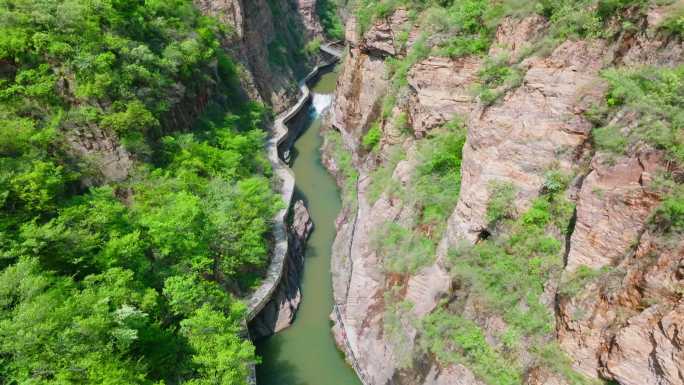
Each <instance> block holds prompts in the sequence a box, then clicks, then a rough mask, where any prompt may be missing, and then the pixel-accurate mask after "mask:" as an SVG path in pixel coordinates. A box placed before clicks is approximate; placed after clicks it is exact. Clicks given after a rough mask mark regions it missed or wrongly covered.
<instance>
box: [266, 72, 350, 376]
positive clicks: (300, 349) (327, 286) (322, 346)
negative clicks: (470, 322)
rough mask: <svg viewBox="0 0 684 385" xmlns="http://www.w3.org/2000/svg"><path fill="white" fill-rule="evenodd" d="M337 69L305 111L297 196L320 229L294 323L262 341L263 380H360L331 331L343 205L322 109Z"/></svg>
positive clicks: (296, 152)
mask: <svg viewBox="0 0 684 385" xmlns="http://www.w3.org/2000/svg"><path fill="white" fill-rule="evenodd" d="M335 80H336V73H335V72H332V73H329V74H326V75H323V76H322V77H321V79H320V80H319V82H318V83H317V85H316V87H314V88H313V89H312V93H313V99H312V103H311V105H310V107H309V110H308V113H307V115H306V116H304V118H305V119H304V121H303V122H299V123H300V124H302V126H301V127H298V128H300V129H301V130H297V129H296V128H295V127H293V129H292V131H293V132H297V131H299V132H302V134H301V136H300V137H299V138H298V139H297V140H296V142H295V143H294V146H293V148H292V151H291V159H292V162H293V164H292V170H293V171H294V174H295V175H296V180H297V184H296V191H295V197H296V198H297V199H302V200H304V201H305V202H306V204H307V207H308V209H309V212H310V215H311V217H312V219H313V222H314V224H315V229H314V231H313V233H312V234H311V237H310V238H309V242H308V244H307V248H306V253H305V255H306V265H305V269H304V274H303V279H302V284H301V288H302V302H301V304H300V308H299V310H298V312H297V316H296V321H295V322H294V324H293V325H292V326H291V327H290V328H288V329H286V330H284V331H282V332H280V333H278V334H276V335H274V336H272V337H270V338H267V339H263V340H261V341H257V343H256V345H257V353H258V354H259V355H260V356H261V357H262V362H263V363H262V364H261V365H259V366H258V367H257V379H258V383H259V384H260V385H271V384H272V385H357V384H359V382H358V379H357V378H356V376H355V374H354V371H353V370H352V369H351V368H350V367H349V366H348V365H347V363H346V362H345V360H344V357H343V355H342V354H341V353H340V352H339V351H338V350H337V347H336V345H335V342H334V340H333V337H332V335H331V332H330V326H331V324H330V320H329V318H328V315H329V313H330V311H331V310H332V306H333V301H332V284H331V276H330V250H331V245H332V242H333V239H334V237H335V218H336V216H337V214H338V212H339V209H340V207H341V203H340V199H339V192H338V189H337V186H336V184H335V181H334V180H333V178H332V177H331V176H330V175H329V174H328V173H327V171H326V170H325V168H324V167H323V165H322V164H321V157H320V152H319V149H320V147H321V144H322V139H321V137H320V135H319V131H320V128H321V119H320V116H321V113H322V112H323V111H325V110H326V109H327V108H328V107H329V105H330V103H331V98H332V92H333V91H334V87H335Z"/></svg>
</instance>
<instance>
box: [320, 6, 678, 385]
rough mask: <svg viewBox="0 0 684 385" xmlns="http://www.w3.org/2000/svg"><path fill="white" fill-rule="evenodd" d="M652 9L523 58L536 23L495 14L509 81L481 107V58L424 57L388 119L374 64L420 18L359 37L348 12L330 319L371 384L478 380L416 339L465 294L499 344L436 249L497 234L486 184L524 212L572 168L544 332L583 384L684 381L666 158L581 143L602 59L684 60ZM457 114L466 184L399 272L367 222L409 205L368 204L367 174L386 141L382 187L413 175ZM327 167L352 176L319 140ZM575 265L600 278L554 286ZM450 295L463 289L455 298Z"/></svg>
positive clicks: (388, 22) (407, 216) (544, 26)
mask: <svg viewBox="0 0 684 385" xmlns="http://www.w3.org/2000/svg"><path fill="white" fill-rule="evenodd" d="M652 19H655V16H654V15H652V14H649V15H648V17H647V18H645V19H644V21H643V24H642V25H640V27H641V29H639V30H637V31H636V32H635V31H633V30H630V31H626V32H623V33H622V34H621V35H620V36H618V37H617V38H615V39H613V40H610V41H608V40H602V39H593V40H568V41H565V42H563V43H561V44H559V45H558V46H557V47H555V48H554V49H553V50H552V51H551V52H550V53H549V54H548V55H546V56H543V55H539V56H534V55H532V56H530V57H524V56H525V55H529V50H528V48H530V47H531V46H533V44H534V43H535V42H536V41H538V39H540V38H542V37H543V36H544V34H545V33H546V32H547V30H548V22H547V20H545V19H544V18H543V17H541V16H531V17H527V18H523V19H521V20H515V19H512V18H510V19H505V20H504V21H503V22H502V23H501V24H500V26H499V29H498V31H497V34H496V40H495V42H494V43H493V44H492V48H491V50H490V52H489V56H491V57H500V56H501V55H506V56H507V57H508V58H509V63H511V64H514V65H515V66H516V69H517V70H519V71H520V72H521V78H522V80H521V82H520V85H519V86H518V87H515V88H513V89H511V90H509V91H508V92H506V93H505V94H504V95H503V96H502V97H501V98H500V100H498V101H497V102H496V103H494V104H493V105H490V106H486V105H484V104H483V103H481V102H480V101H479V100H478V99H477V97H476V96H475V94H474V93H473V88H474V87H475V86H477V85H478V83H479V82H480V80H479V72H480V71H481V69H482V66H483V64H484V61H483V59H482V58H480V57H475V56H466V57H463V58H459V59H450V58H444V57H435V56H432V57H427V58H425V59H422V60H420V61H418V62H417V63H416V64H414V65H413V66H412V67H411V69H410V71H409V72H408V74H407V82H408V86H407V87H406V88H405V89H404V90H403V91H402V93H401V94H399V95H392V96H395V97H397V99H398V103H397V105H398V106H397V107H395V109H394V110H393V111H392V112H391V114H390V115H391V116H390V118H387V117H386V116H382V115H381V114H382V103H383V99H384V98H385V96H386V95H387V92H388V90H389V89H391V84H390V80H389V79H388V78H387V75H386V71H385V61H386V59H387V58H393V57H397V58H402V57H403V56H404V55H406V53H407V50H409V49H410V47H411V45H412V44H414V43H415V41H416V36H418V33H417V32H416V30H415V28H416V27H415V26H414V25H412V24H411V22H410V21H409V19H408V16H407V13H406V12H405V11H402V10H400V11H397V12H395V13H394V14H393V15H391V16H389V17H387V18H385V19H384V20H381V21H378V22H376V23H375V24H374V25H373V26H371V27H370V28H369V29H368V31H367V32H366V33H365V34H364V35H363V36H357V35H356V34H355V33H354V28H356V27H355V25H356V23H355V21H354V20H353V19H350V20H348V22H347V24H348V29H347V40H348V42H349V44H350V45H351V49H350V52H349V54H348V55H347V57H346V58H345V63H344V68H343V72H342V75H341V76H340V78H339V80H338V88H337V92H336V95H335V99H334V104H333V108H332V111H333V115H332V118H331V125H332V127H333V129H336V130H338V131H339V132H340V133H341V136H342V139H343V140H342V142H343V143H344V145H345V147H346V149H347V150H348V151H350V152H351V155H352V159H353V160H354V165H355V166H356V168H357V171H358V180H356V181H351V183H352V184H355V186H356V190H355V191H354V194H353V197H352V198H353V199H348V202H347V204H346V205H345V208H344V209H343V211H342V213H341V214H340V217H339V218H338V221H337V230H338V236H337V239H336V241H335V244H334V246H333V285H334V297H335V303H336V311H335V313H334V314H333V317H332V318H333V320H334V321H335V322H336V324H335V326H334V329H333V330H334V333H335V337H336V340H337V341H338V345H339V346H340V348H341V349H342V350H343V351H345V353H346V355H347V357H348V359H349V360H350V362H351V363H352V364H354V366H355V369H356V370H357V372H358V373H359V375H360V377H362V378H363V379H364V383H365V384H366V385H375V384H377V385H381V384H382V385H385V384H412V385H415V384H436V385H437V384H462V385H474V384H479V383H481V382H480V381H479V380H478V377H477V376H476V375H475V374H474V373H473V372H472V371H471V370H470V369H469V368H468V367H467V365H444V364H440V363H438V362H437V361H436V360H434V357H431V356H430V355H426V354H425V352H424V351H423V350H421V349H419V348H417V342H418V337H419V335H418V334H419V333H420V331H418V330H416V328H415V327H414V325H415V322H414V321H416V320H420V319H421V318H422V317H424V316H425V315H427V314H430V313H431V312H432V311H433V310H434V309H435V308H436V307H437V306H439V304H440V301H442V300H443V299H449V300H452V301H458V300H461V299H463V298H465V303H464V304H463V305H462V307H463V309H464V310H463V314H462V315H463V316H464V317H466V318H468V319H471V320H473V321H474V322H475V323H477V324H478V325H479V326H480V327H481V328H482V330H483V332H484V334H485V337H486V338H487V340H488V341H489V342H490V343H492V344H495V345H496V344H498V343H500V342H499V341H500V334H501V333H502V332H503V331H505V330H506V324H505V322H504V321H503V320H502V319H501V318H497V317H491V316H489V315H487V314H483V312H482V311H481V309H478V307H477V306H476V305H475V304H474V303H473V302H472V301H469V300H468V295H467V292H466V293H465V294H464V293H463V291H464V290H466V289H464V288H454V287H452V277H451V276H450V275H449V274H448V271H447V270H448V269H447V268H446V267H445V258H446V255H447V251H448V250H449V249H452V248H454V247H457V246H458V245H460V244H462V243H463V242H466V243H474V242H478V241H480V240H482V239H484V238H486V237H487V236H489V234H490V232H491V231H493V230H495V229H491V228H490V224H489V223H487V219H486V217H487V216H486V211H487V205H488V201H489V197H490V189H491V183H492V182H493V181H496V182H510V183H511V184H512V185H513V186H514V190H515V192H516V193H515V199H514V200H513V205H514V208H515V211H517V213H518V214H521V213H523V212H524V211H525V210H527V209H528V208H529V207H530V205H531V202H532V201H533V200H534V199H535V198H537V197H539V195H540V194H541V193H542V192H543V190H544V188H545V187H544V186H545V182H546V178H547V174H548V173H549V171H551V170H553V171H555V172H559V173H562V174H565V175H574V176H575V177H574V179H573V180H572V181H571V183H570V185H569V188H568V190H567V191H566V194H565V195H566V197H567V198H568V199H569V200H571V201H572V202H573V203H575V204H576V214H575V218H573V220H572V221H571V225H570V228H569V229H568V236H567V239H564V240H563V241H564V243H565V245H564V252H563V256H564V257H565V259H566V260H565V261H563V263H564V266H563V273H562V277H560V275H561V274H560V272H558V274H555V275H554V276H553V277H552V278H551V281H550V282H546V284H545V289H546V290H545V293H544V295H543V296H542V297H543V298H542V300H541V302H542V304H543V305H544V306H546V307H547V308H548V310H549V312H550V313H552V314H554V315H555V317H556V321H555V325H553V326H554V327H555V332H553V333H550V334H549V335H548V340H555V342H558V344H559V345H560V346H561V348H562V350H563V351H564V353H565V354H567V356H568V357H569V358H570V361H571V364H572V367H573V368H574V369H575V370H576V371H578V372H580V373H582V374H583V375H586V376H587V377H589V378H601V379H604V380H612V381H615V382H617V383H619V384H621V385H628V384H629V385H632V384H634V385H636V384H684V376H683V375H682V370H684V359H683V353H684V349H683V346H684V345H682V344H681V338H682V337H681V330H682V299H681V298H682V297H681V292H682V287H683V286H682V285H683V282H682V281H681V280H682V278H683V277H684V275H683V274H684V267H682V266H684V262H682V261H683V260H684V250H682V247H683V246H682V245H683V244H682V242H681V239H677V238H676V237H675V239H669V240H666V239H663V235H662V234H659V233H658V232H657V231H655V230H654V229H652V228H651V227H649V218H651V216H652V215H653V212H654V210H655V208H656V207H657V206H658V205H659V203H660V201H661V199H662V197H661V196H659V195H658V193H657V192H656V191H655V189H654V188H653V187H652V182H653V180H654V179H655V178H656V175H658V174H659V173H660V171H662V170H663V169H665V168H666V167H668V166H667V164H666V163H667V162H666V161H664V158H663V154H662V153H660V152H658V151H653V150H643V149H642V150H639V151H636V152H634V151H633V152H632V153H629V154H627V155H626V156H623V157H619V158H617V159H614V158H613V159H610V160H609V159H607V158H606V156H605V154H602V153H601V152H600V151H597V150H596V148H594V147H593V145H592V140H591V132H592V129H593V128H594V124H593V123H592V122H591V121H590V120H589V119H588V118H587V111H588V110H590V109H591V107H592V106H594V105H596V104H599V103H600V102H601V101H602V100H603V99H604V96H605V93H606V90H607V85H606V84H605V83H604V81H603V80H602V78H601V71H602V70H603V69H605V68H606V67H608V66H615V65H617V66H619V65H640V64H658V65H673V64H681V63H682V62H683V61H684V57H683V55H682V51H681V50H682V47H683V45H682V42H681V40H677V39H664V38H662V37H661V36H660V35H658V34H657V33H655V32H654V31H653V28H652V27H653V26H654V25H655V23H656V22H655V21H653V20H652ZM402 31H403V32H408V35H409V39H408V41H407V42H405V43H401V42H399V41H398V38H397V36H399V34H400V32H402ZM400 113H405V114H406V116H407V118H408V119H407V121H408V123H407V124H408V125H409V126H410V132H412V134H413V135H409V136H406V135H397V132H396V131H397V128H396V127H393V124H394V119H393V117H396V116H398V114H400ZM454 118H461V119H462V120H463V121H464V122H465V125H466V127H467V141H466V144H465V146H464V149H463V160H462V167H461V176H462V179H461V190H460V194H459V199H458V203H457V204H456V207H455V208H454V210H453V213H452V214H451V216H450V218H449V220H448V223H447V226H446V231H445V232H444V234H443V236H442V237H441V241H440V242H439V247H438V248H437V252H436V255H435V256H434V263H432V264H429V265H428V266H427V267H423V268H421V269H419V270H418V271H417V272H415V273H411V274H406V275H403V276H399V275H393V274H389V273H388V272H387V271H385V269H383V258H382V256H381V255H379V253H378V252H377V247H376V245H375V243H376V240H374V239H373V230H374V229H377V228H381V226H383V224H384V223H387V222H392V223H395V224H399V225H402V226H405V227H410V226H411V225H412V224H413V222H414V221H415V218H414V217H415V208H414V207H413V206H411V205H409V204H406V203H405V202H403V201H402V200H401V199H398V198H397V197H395V196H392V194H388V193H383V194H381V195H380V197H379V198H378V199H377V200H374V197H373V196H372V193H371V190H372V188H371V185H372V184H373V180H374V178H377V177H378V176H377V175H376V174H375V173H374V170H375V169H377V167H378V166H385V165H387V164H388V162H389V161H388V159H390V158H391V156H390V155H391V154H390V152H389V151H390V149H392V151H399V152H401V153H403V154H405V157H404V160H402V161H400V162H398V163H397V164H396V166H395V167H394V171H393V173H392V174H391V177H390V178H389V180H390V182H385V183H388V184H392V185H398V186H402V185H405V184H406V183H410V180H411V178H410V177H409V175H411V174H412V173H413V172H414V171H415V169H416V167H417V165H418V161H417V159H416V147H417V146H419V144H420V141H421V140H422V138H424V137H426V136H428V135H429V133H430V132H431V131H432V130H435V129H437V128H438V127H440V126H442V125H444V124H445V123H446V122H449V121H450V120H452V119H454ZM374 122H380V124H381V131H382V138H381V139H380V143H379V148H378V149H377V150H376V152H373V153H370V154H369V152H368V150H367V149H366V148H364V147H363V146H362V145H361V143H362V138H363V136H364V135H365V134H366V132H368V130H369V128H370V127H371V125H372V124H373V123H374ZM324 161H325V164H326V166H327V167H328V168H329V170H330V171H331V172H332V173H333V174H335V175H336V176H337V179H338V183H339V184H340V185H341V186H348V185H349V184H350V181H348V180H345V177H344V175H343V170H341V167H340V164H339V162H338V160H337V159H335V158H334V157H332V152H331V151H330V149H329V148H327V150H326V149H324ZM353 182H356V183H353ZM556 235H558V234H556ZM558 237H559V238H562V237H563V235H558ZM580 267H581V268H582V269H591V270H592V271H594V272H595V273H594V274H593V275H591V277H592V278H591V279H588V280H587V281H586V282H583V283H584V285H583V286H581V290H579V293H574V294H573V296H570V295H569V294H568V293H560V292H557V291H558V287H559V285H560V283H561V281H565V280H571V279H573V277H574V276H575V274H576V272H577V271H578V269H580ZM393 290H395V291H396V292H398V293H397V294H396V295H397V296H398V297H399V298H400V299H401V300H402V301H405V302H406V303H408V304H409V306H408V307H409V308H410V310H408V311H406V312H405V313H402V316H401V317H400V318H402V319H403V320H404V322H402V324H401V328H400V329H401V333H400V335H394V334H392V332H391V331H389V330H388V329H387V328H386V327H385V326H386V325H385V323H386V318H387V313H386V301H387V300H388V295H395V294H392V293H395V292H394V291H393ZM459 290H460V292H459V295H462V296H460V297H459V296H458V295H456V294H455V291H459ZM463 294H464V295H463ZM520 361H521V362H523V363H524V365H526V368H527V370H526V371H525V374H524V379H523V381H524V383H525V384H528V385H541V384H545V385H567V384H568V383H569V382H568V381H567V380H566V379H565V378H563V376H562V375H560V374H559V373H558V372H557V371H554V370H551V369H550V368H547V367H544V366H540V365H538V364H536V363H535V362H534V360H533V359H532V358H531V357H522V358H521V360H520Z"/></svg>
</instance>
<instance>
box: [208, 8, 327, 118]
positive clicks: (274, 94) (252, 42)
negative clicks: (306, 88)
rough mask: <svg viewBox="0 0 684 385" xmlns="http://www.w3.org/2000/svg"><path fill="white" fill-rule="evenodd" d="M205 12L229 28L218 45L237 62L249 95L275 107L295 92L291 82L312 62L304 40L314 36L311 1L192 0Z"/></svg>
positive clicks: (284, 106)
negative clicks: (307, 53)
mask: <svg viewBox="0 0 684 385" xmlns="http://www.w3.org/2000/svg"><path fill="white" fill-rule="evenodd" d="M195 4H196V5H197V6H198V7H199V8H200V9H201V10H202V11H203V12H205V13H207V14H209V15H212V16H215V17H217V18H218V19H219V20H220V21H221V22H223V23H224V25H225V26H226V27H227V28H228V30H229V37H228V38H227V39H226V40H225V41H224V42H223V45H224V49H226V50H228V51H229V52H231V53H232V54H233V56H234V57H236V58H237V59H238V60H239V61H240V64H241V65H242V66H243V68H242V70H241V71H240V76H241V82H242V85H243V88H244V89H245V90H246V91H247V93H248V94H249V96H250V98H251V99H252V100H258V101H263V102H264V103H266V104H267V105H270V106H272V107H273V110H274V111H275V112H276V113H278V112H282V111H284V110H285V109H287V107H289V105H290V104H292V103H293V102H294V101H295V100H296V98H297V95H298V92H299V88H298V87H297V82H298V80H299V78H301V77H302V76H303V75H305V74H306V72H307V69H308V68H309V67H312V64H311V61H310V59H309V58H308V57H306V56H305V55H304V45H305V44H306V42H307V41H308V40H310V39H313V38H314V37H318V36H320V34H321V33H322V28H321V26H320V23H319V22H318V20H317V19H316V13H315V2H313V1H308V0H299V1H298V2H293V1H290V0H277V1H266V0H249V1H247V0H196V1H195Z"/></svg>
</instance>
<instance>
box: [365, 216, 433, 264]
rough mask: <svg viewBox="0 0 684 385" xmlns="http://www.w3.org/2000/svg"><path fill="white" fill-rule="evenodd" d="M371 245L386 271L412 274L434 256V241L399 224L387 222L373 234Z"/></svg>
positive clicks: (428, 262)
mask: <svg viewBox="0 0 684 385" xmlns="http://www.w3.org/2000/svg"><path fill="white" fill-rule="evenodd" d="M372 245H373V247H374V249H375V251H376V252H377V253H378V254H379V255H380V256H381V257H382V263H383V269H384V270H385V271H386V272H388V273H398V274H407V273H408V274H414V273H416V272H417V271H418V270H419V269H420V268H422V267H424V266H427V265H429V264H430V263H432V262H433V261H434V258H435V243H434V242H433V241H431V240H430V239H428V238H427V237H425V236H424V235H422V234H420V233H419V232H416V231H413V230H412V229H408V228H406V227H404V226H402V225H400V224H397V223H393V222H387V223H385V224H384V225H383V226H380V227H379V228H378V229H377V230H376V231H375V232H374V234H373V238H372Z"/></svg>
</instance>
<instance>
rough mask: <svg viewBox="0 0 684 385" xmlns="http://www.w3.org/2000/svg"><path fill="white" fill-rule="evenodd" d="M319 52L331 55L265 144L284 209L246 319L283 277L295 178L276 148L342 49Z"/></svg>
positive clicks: (305, 83) (258, 309) (278, 216)
mask: <svg viewBox="0 0 684 385" xmlns="http://www.w3.org/2000/svg"><path fill="white" fill-rule="evenodd" d="M321 51H323V52H325V53H327V54H329V55H331V56H332V57H333V59H332V60H330V61H328V62H325V63H323V64H321V65H318V66H316V67H315V68H314V69H313V71H311V73H309V75H307V76H306V77H305V78H304V80H302V81H301V82H300V84H299V88H300V90H301V97H300V98H299V100H297V103H296V104H295V105H294V106H292V107H291V108H290V109H289V110H287V111H285V112H283V113H282V114H280V115H278V116H277V117H276V120H275V122H274V124H273V128H272V130H271V135H270V137H269V140H268V143H267V145H266V151H267V155H268V160H269V161H270V162H271V166H272V167H273V174H274V176H275V178H276V183H277V184H278V190H279V192H280V195H281V196H282V197H283V201H284V202H285V208H284V209H282V210H280V211H278V213H277V214H276V216H275V218H274V219H273V237H274V239H275V247H274V249H273V255H272V256H271V264H270V265H269V267H268V271H267V273H266V278H265V279H264V281H263V283H262V284H261V286H260V287H259V288H258V289H257V290H256V291H254V292H253V293H252V294H251V295H250V296H249V298H248V299H247V300H246V301H245V302H246V303H247V315H246V321H247V322H249V321H251V320H252V319H254V317H256V316H257V314H259V312H261V310H262V309H263V308H264V306H266V304H267V303H268V301H270V300H271V297H272V296H273V293H275V291H276V289H277V288H278V284H279V283H280V280H281V279H282V276H283V270H284V267H285V259H286V258H287V254H288V248H289V245H288V240H287V225H286V224H285V217H286V216H287V213H288V211H289V210H290V205H291V204H292V195H293V194H294V186H295V177H294V173H293V172H292V170H291V169H290V167H288V165H287V164H286V163H285V162H284V161H283V160H282V159H281V158H280V154H279V151H278V148H279V146H280V145H281V144H282V143H283V142H284V141H286V140H287V139H288V136H289V134H290V132H289V129H288V127H287V122H288V121H290V119H292V118H293V117H295V116H296V115H297V114H298V113H299V112H300V111H301V110H302V109H303V108H304V106H306V103H307V102H308V101H309V99H310V98H311V90H310V89H309V86H308V82H309V81H310V80H311V79H313V78H314V77H315V76H317V75H318V73H319V72H320V70H321V69H323V68H326V67H329V66H331V65H333V64H335V63H336V62H337V61H338V60H339V59H340V58H341V57H342V51H341V50H339V49H336V48H331V45H330V43H325V44H322V45H321Z"/></svg>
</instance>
